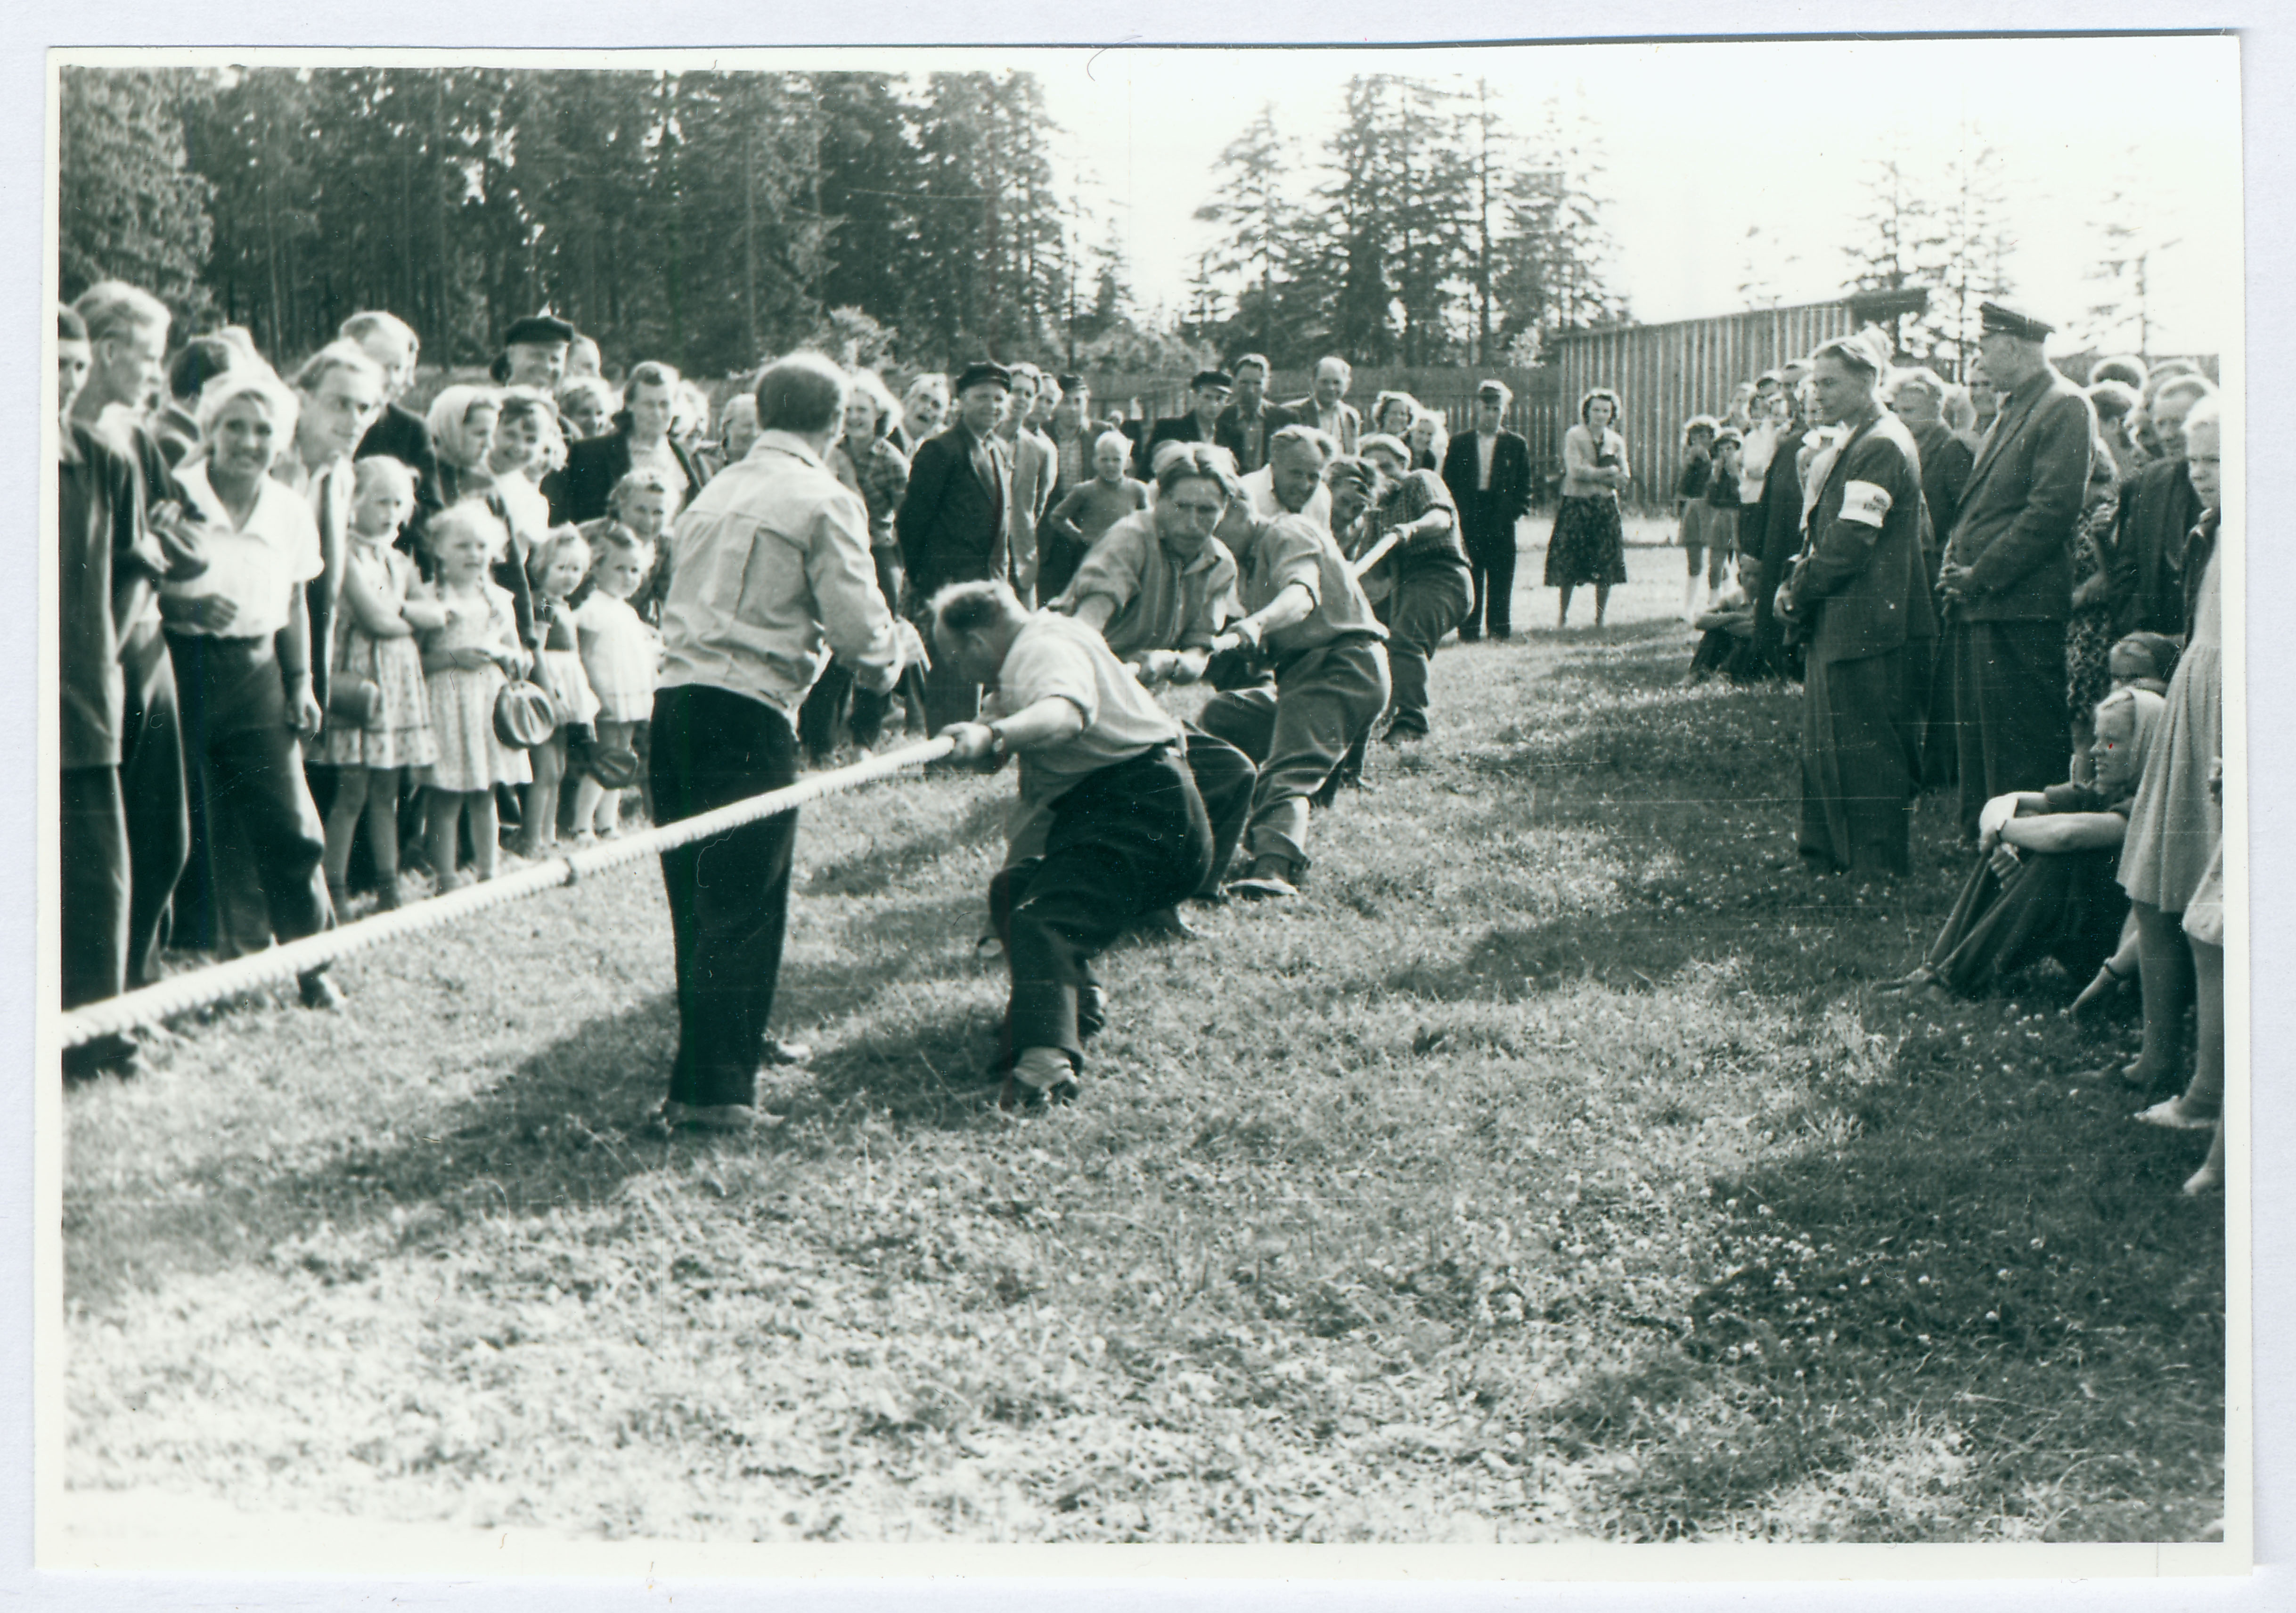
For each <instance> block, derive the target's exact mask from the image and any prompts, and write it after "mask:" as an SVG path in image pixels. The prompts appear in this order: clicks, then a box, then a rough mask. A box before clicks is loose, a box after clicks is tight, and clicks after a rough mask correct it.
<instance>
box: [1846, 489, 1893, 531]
mask: <svg viewBox="0 0 2296 1613" xmlns="http://www.w3.org/2000/svg"><path fill="white" fill-rule="evenodd" d="M1892 502H1893V500H1892V499H1891V498H1890V490H1889V489H1887V488H1885V487H1880V486H1877V485H1876V484H1874V482H1871V481H1853V482H1850V483H1849V485H1848V486H1846V487H1844V488H1843V489H1842V490H1841V519H1842V520H1844V521H1855V522H1857V523H1858V524H1859V525H1861V526H1879V525H1881V524H1882V517H1883V516H1885V515H1887V514H1889V513H1890V504H1891V503H1892Z"/></svg>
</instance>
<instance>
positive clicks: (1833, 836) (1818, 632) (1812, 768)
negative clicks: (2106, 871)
mask: <svg viewBox="0 0 2296 1613" xmlns="http://www.w3.org/2000/svg"><path fill="white" fill-rule="evenodd" d="M1887 361H1888V360H1887V355H1886V353H1885V352H1884V350H1883V346H1882V341H1881V339H1880V338H1879V337H1878V336H1877V335H1876V334H1875V333H1873V332H1871V331H1867V332H1862V333H1859V334H1857V335H1856V336H1845V337H1841V338H1839V339H1837V340H1835V341H1833V342H1827V343H1826V344H1825V346H1823V347H1821V348H1819V349H1818V350H1817V354H1816V366H1815V367H1814V368H1813V370H1812V371H1811V375H1810V383H1811V389H1812V391H1813V393H1814V394H1815V398H1816V412H1817V416H1818V418H1819V419H1820V420H1821V421H1822V422H1823V423H1825V424H1828V425H1841V426H1846V427H1847V428H1849V439H1848V440H1846V441H1845V442H1843V443H1842V445H1841V449H1839V450H1837V451H1834V452H1833V453H1832V454H1831V455H1830V457H1829V456H1827V455H1821V456H1820V457H1819V458H1818V459H1817V460H1816V461H1815V462H1813V463H1812V465H1811V466H1810V473H1811V474H1812V475H1813V476H1815V475H1817V474H1819V473H1823V474H1824V475H1825V481H1824V483H1823V485H1822V486H1821V487H1820V489H1819V491H1818V496H1817V502H1816V505H1815V506H1812V508H1811V510H1810V514H1809V524H1808V534H1809V540H1808V546H1807V547H1806V548H1805V550H1804V551H1803V554H1802V555H1801V557H1800V559H1799V560H1798V561H1797V562H1796V563H1795V565H1794V569H1793V572H1792V576H1791V577H1790V578H1788V580H1786V583H1785V585H1784V588H1781V589H1780V590H1779V597H1778V602H1777V603H1778V609H1779V611H1780V612H1781V613H1783V614H1784V615H1785V616H1786V617H1787V618H1788V619H1789V620H1791V621H1796V622H1799V623H1800V624H1801V625H1802V627H1803V628H1804V630H1806V631H1807V633H1808V638H1809V664H1808V671H1807V672H1806V674H1805V676H1804V682H1803V694H1802V756H1801V829H1800V835H1798V836H1797V839H1798V842H1799V844H1800V849H1801V854H1802V856H1803V857H1804V858H1806V859H1808V861H1809V863H1810V864H1811V865H1812V866H1813V867H1816V868H1819V869H1822V870H1825V871H1828V872H1831V871H1835V870H1842V869H1851V870H1871V871H1880V872H1885V873H1891V874H1902V873H1904V872H1906V870H1907V863H1908V861H1909V860H1910V858H1911V852H1912V835H1913V809H1914V795H1915V792H1916V790H1917V789H1918V788H1919V786H1920V784H1921V733H1922V716H1923V709H1924V708H1925V707H1926V705H1927V704H1928V699H1929V668H1930V652H1931V646H1932V645H1933V644H1934V643H1935V641H1936V638H1937V615H1936V612H1935V608H1934V606H1933V605H1932V604H1931V598H1930V585H1929V574H1928V568H1927V567H1926V565H1925V564H1923V559H1922V527H1923V514H1922V507H1923V506H1922V483H1921V475H1920V471H1919V465H1920V463H1921V460H1920V454H1919V451H1918V450H1917V449H1915V447H1914V440H1913V434H1912V433H1911V432H1908V431H1907V429H1906V425H1905V422H1903V421H1902V420H1900V419H1898V417H1897V416H1894V415H1890V414H1888V413H1885V412H1884V411H1883V409H1882V405H1881V400H1880V399H1878V398H1877V397H1876V396H1875V395H1874V390H1875V386H1876V384H1877V383H1879V381H1880V380H1881V376H1882V367H1883V366H1884V365H1885V364H1886V363H1887Z"/></svg>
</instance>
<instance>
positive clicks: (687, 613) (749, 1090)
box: [650, 353, 901, 1132]
mask: <svg viewBox="0 0 2296 1613" xmlns="http://www.w3.org/2000/svg"><path fill="white" fill-rule="evenodd" d="M847 390H848V383H847V381H846V378H845V374H844V372H842V371H841V370H840V369H838V367H837V366H835V365H833V364H831V363H830V362H829V361H828V360H827V359H825V358H820V357H818V356H816V355H814V354H810V353H799V354H796V355H794V356H792V357H791V358H783V359H781V360H780V361H778V362H777V363H775V364H772V365H769V366H767V368H766V372H765V374H763V375H761V376H759V377H758V391H757V398H758V425H759V427H760V428H761V429H760V430H759V432H758V441H757V445H756V446H755V447H754V448H752V449H750V453H749V455H748V456H747V457H744V458H743V459H742V460H741V461H740V462H738V463H737V464H734V465H728V466H727V467H726V469H725V470H724V471H723V472H722V473H719V474H718V476H717V479H716V480H714V481H711V482H710V483H709V486H707V487H706V488H704V489H702V490H701V496H700V497H699V498H696V499H695V500H694V502H693V505H692V506H689V507H688V508H687V510H686V512H685V514H684V515H683V516H682V517H680V518H679V521H678V526H677V565H676V571H675V572H673V573H672V576H671V579H670V584H669V596H668V598H667V599H666V600H665V601H664V602H663V605H662V612H661V672H660V679H659V680H658V681H657V683H656V686H655V695H654V704H653V743H652V761H651V763H650V769H651V778H652V786H653V802H654V816H655V818H656V819H657V821H659V822H662V823H675V822H677V821H678V820H679V819H685V818H693V817H697V816H699V815H700V814H701V813H703V812H707V811H711V810H713V809H715V808H717V807H721V806H726V805H728V804H730V803H731V802H736V801H740V800H742V799H744V798H746V797H748V796H751V795H756V794H762V793H763V792H765V791H767V790H773V789H780V788H783V787H784V786H788V785H791V784H793V783H795V782H796V781H797V768H798V744H797V729H796V726H795V724H796V718H797V712H798V708H799V706H801V705H802V704H805V697H806V695H807V694H808V691H810V690H811V689H812V687H813V685H814V682H815V680H816V679H818V678H819V677H820V676H821V671H822V668H823V667H824V666H825V665H827V664H828V661H829V658H830V656H831V655H832V654H834V655H835V656H836V657H837V658H838V659H839V660H840V661H842V662H845V663H846V664H848V665H849V666H851V667H852V668H853V670H854V672H855V674H856V677H857V681H858V683H859V685H860V687H863V688H865V689H867V690H869V691H870V692H871V693H873V694H884V693H886V692H888V691H890V689H891V688H892V687H893V685H894V684H895V682H897V681H898V679H899V677H900V671H901V650H900V646H899V641H898V638H897V637H896V634H895V630H894V627H893V616H892V613H891V612H890V610H888V609H887V608H886V605H885V598H884V596H883V595H882V594H881V593H880V592H879V591H878V588H877V571H876V567H875V565H874V564H873V563H872V561H871V560H870V557H869V515H868V511H867V510H866V508H865V507H864V506H863V505H862V502H861V496H860V495H859V494H858V493H856V492H854V491H853V490H850V489H849V488H847V487H846V486H845V485H844V484H843V483H841V482H840V481H838V480H837V478H836V477H835V476H833V475H832V474H831V473H830V472H829V470H828V469H827V468H826V467H825V466H824V465H823V463H822V457H823V456H824V454H826V453H827V452H828V451H829V445H830V444H831V443H832V442H833V441H835V440H837V437H838V434H839V432H841V431H842V430H843V429H844V421H845V401H846V393H847ZM796 841H797V814H796V813H795V812H784V813H782V814H780V815H779V816H777V817H773V818H767V819H760V820H758V822H755V823H752V824H749V825H747V826H745V827H742V828H738V829H730V830H727V831H726V833H724V834H722V835H711V836H709V838H707V839H705V840H700V841H696V842H695V843H693V844H691V845H686V846H681V847H678V848H677V849H676V850H674V851H668V852H663V853H662V854H661V878H662V884H663V885H664V886H665V887H666V888H667V890H668V896H669V918H670V929H671V933H672V934H673V936H674V937H675V940H676V949H677V1058H676V1062H675V1063H674V1064H673V1065H672V1066H671V1069H670V1077H669V1100H668V1103H666V1104H665V1105H664V1106H663V1108H662V1114H661V1118H662V1120H663V1122H664V1123H665V1124H667V1125H668V1126H669V1127H671V1128H672V1129H673V1130H674V1129H676V1128H678V1127H681V1126H685V1127H692V1128H695V1129H698V1130H703V1131H718V1132H728V1131H744V1130H747V1129H749V1128H750V1126H753V1125H754V1124H756V1123H757V1107H756V1105H757V1082H758V1065H759V1064H760V1063H763V1062H768V1061H770V1062H773V1063H779V1064H790V1063H800V1062H802V1061H803V1059H804V1058H805V1050H804V1049H800V1048H794V1047H790V1046H787V1045H785V1044H783V1043H781V1042H777V1041H771V1040H769V1039H768V1038H767V1035H766V1025H767V1019H768V1017H769V1016H771V1014H772V1012H773V1006H774V987H775V981H776V980H777V978H778V977H779V975H780V973H781V959H782V939H783V932H784V931H785V929H786V928H787V924H788V918H789V887H790V856H791V850H792V848H793V847H794V846H795V844H796ZM704 860H707V862H708V868H709V877H708V878H706V879H705V878H703V877H702V865H703V862H704Z"/></svg>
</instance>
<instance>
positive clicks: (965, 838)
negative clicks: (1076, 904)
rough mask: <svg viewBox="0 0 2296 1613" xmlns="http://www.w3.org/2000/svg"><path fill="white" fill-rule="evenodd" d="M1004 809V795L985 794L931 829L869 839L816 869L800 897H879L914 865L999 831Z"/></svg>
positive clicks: (930, 861)
mask: <svg viewBox="0 0 2296 1613" xmlns="http://www.w3.org/2000/svg"><path fill="white" fill-rule="evenodd" d="M1007 811H1008V802H1007V800H1006V798H1005V796H1004V795H1003V794H988V795H984V796H982V797H981V798H980V800H978V801H975V802H973V803H972V805H971V806H970V807H969V808H967V809H966V811H965V813H964V817H963V818H962V819H958V821H957V822H956V823H955V824H954V825H952V826H951V827H948V828H946V829H942V830H940V831H939V832H937V833H930V834H919V835H910V836H909V837H907V838H906V839H904V840H900V841H898V842H895V843H893V844H872V845H871V846H870V847H869V849H868V850H867V851H865V852H860V853H859V854H857V855H856V856H852V857H846V858H841V859H840V860H837V861H834V862H827V863H824V864H822V865H821V866H819V867H817V868H815V869H814V870H813V872H812V874H811V876H809V877H808V879H807V880H806V882H805V885H804V887H803V889H802V890H801V892H800V894H802V895H806V896H816V897H818V896H881V895H883V894H885V893H888V892H891V891H896V890H898V889H899V888H900V887H901V886H902V885H904V884H906V882H907V881H908V880H909V879H910V878H911V877H912V876H914V875H915V874H917V873H918V872H919V871H920V870H922V869H924V868H930V867H931V866H932V865H933V864H934V863H936V862H938V861H939V860H940V859H942V858H943V857H945V856H947V854H948V853H949V852H951V851H952V850H954V849H955V848H956V847H958V846H962V845H970V844H973V843H974V842H976V841H980V840H982V839H985V838H988V836H990V835H993V834H999V833H1001V832H1002V830H1003V828H1004V825H1005V815H1006V812H1007Z"/></svg>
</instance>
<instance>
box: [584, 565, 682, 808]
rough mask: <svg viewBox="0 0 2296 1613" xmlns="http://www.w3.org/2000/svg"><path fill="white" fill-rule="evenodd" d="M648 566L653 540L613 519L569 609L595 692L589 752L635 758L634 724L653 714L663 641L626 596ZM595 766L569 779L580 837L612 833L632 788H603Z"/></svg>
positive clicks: (630, 762) (627, 760)
mask: <svg viewBox="0 0 2296 1613" xmlns="http://www.w3.org/2000/svg"><path fill="white" fill-rule="evenodd" d="M652 566H653V546H652V544H650V543H647V542H645V541H644V539H640V538H639V537H638V536H637V534H636V533H635V532H633V531H630V529H629V528H627V527H626V526H623V525H621V524H620V523H618V522H609V523H606V526H605V530H604V531H603V533H602V534H601V535H600V539H599V543H598V558H597V562H596V564H594V566H593V567H592V568H591V573H590V577H591V589H590V597H588V598H587V599H585V600H584V601H583V602H582V604H581V606H580V608H578V610H576V611H575V613H574V628H575V632H576V636H577V638H578V639H579V641H580V644H581V648H582V670H583V671H584V672H585V673H586V675H587V676H588V678H589V679H590V690H591V693H593V694H594V695H596V696H597V697H598V714H597V718H596V725H597V745H596V748H595V750H594V753H593V754H594V759H595V760H605V759H616V760H622V761H625V763H626V765H631V766H634V765H635V761H636V749H637V731H638V728H639V727H640V726H641V725H642V724H644V723H645V722H647V721H649V720H652V716H653V682H654V674H655V672H656V671H657V670H658V668H659V666H660V661H661V641H660V639H658V638H655V636H654V631H653V630H652V628H650V627H648V626H646V624H645V623H644V622H643V621H639V620H638V613H636V612H635V611H634V610H632V609H631V608H630V596H631V595H632V594H634V593H635V592H637V588H638V584H639V583H640V582H641V581H643V580H644V578H645V574H646V572H648V571H650V570H651V569H652ZM599 770H600V769H598V767H596V766H593V767H591V768H588V769H584V771H583V773H582V776H581V778H578V780H576V782H575V785H574V832H575V839H576V840H577V841H578V842H582V841H587V840H589V839H590V838H592V837H594V836H595V835H611V834H613V833H614V832H615V830H616V829H617V828H618V827H619V826H620V823H621V811H622V808H621V803H622V798H623V796H624V795H626V794H630V793H631V792H629V791H627V790H623V789H609V788H607V787H606V786H605V784H604V783H603V782H602V781H601V780H600V778H598V772H599Z"/></svg>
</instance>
